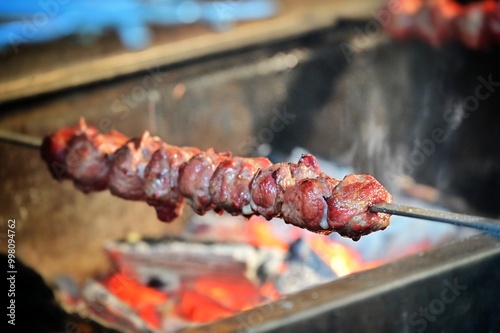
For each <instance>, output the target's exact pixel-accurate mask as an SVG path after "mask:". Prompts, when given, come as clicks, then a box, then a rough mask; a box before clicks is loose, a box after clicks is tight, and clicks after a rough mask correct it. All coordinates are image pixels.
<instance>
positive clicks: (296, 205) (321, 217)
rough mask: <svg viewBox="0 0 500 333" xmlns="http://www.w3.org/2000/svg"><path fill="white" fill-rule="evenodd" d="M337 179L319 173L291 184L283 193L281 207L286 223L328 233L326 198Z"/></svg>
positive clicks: (335, 184)
mask: <svg viewBox="0 0 500 333" xmlns="http://www.w3.org/2000/svg"><path fill="white" fill-rule="evenodd" d="M338 183H339V181H338V180H337V179H335V178H331V177H328V176H326V175H321V176H320V177H317V178H304V179H302V180H300V181H298V182H297V183H296V184H295V185H293V186H291V187H290V188H289V189H288V190H287V191H286V192H285V195H284V198H283V206H282V208H281V210H282V214H283V219H284V220H285V222H286V223H289V224H293V225H295V226H297V227H300V228H304V229H307V230H310V231H313V232H317V233H323V234H330V233H331V232H332V230H331V228H330V227H329V225H328V223H327V211H328V206H327V201H326V200H327V198H328V197H329V196H331V194H332V190H333V189H334V188H335V186H337V184H338Z"/></svg>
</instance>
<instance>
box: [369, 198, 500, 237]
mask: <svg viewBox="0 0 500 333" xmlns="http://www.w3.org/2000/svg"><path fill="white" fill-rule="evenodd" d="M370 210H371V211H372V212H376V213H387V214H393V215H400V216H407V217H413V218H417V219H424V220H430V221H437V222H444V223H449V224H454V225H457V226H461V227H468V228H474V229H479V230H483V231H486V232H488V233H489V234H492V235H495V236H500V221H499V220H495V219H488V218H484V217H479V216H473V215H465V214H457V213H450V212H442V211H438V210H432V209H425V208H417V207H411V206H403V205H396V204H391V203H378V204H375V205H373V206H371V207H370Z"/></svg>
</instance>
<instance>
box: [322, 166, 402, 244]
mask: <svg viewBox="0 0 500 333" xmlns="http://www.w3.org/2000/svg"><path fill="white" fill-rule="evenodd" d="M380 202H386V203H392V202H393V201H392V196H391V195H390V194H389V192H387V190H386V189H385V188H384V187H383V186H382V185H381V184H380V183H379V182H378V181H377V180H376V179H375V178H373V177H372V176H370V175H347V176H345V177H344V179H343V180H342V181H341V182H340V183H339V184H338V185H337V186H336V187H335V189H334V190H333V191H332V195H331V196H330V197H329V198H328V199H327V203H328V225H329V226H330V227H331V228H332V229H333V230H334V231H336V232H338V233H339V234H340V235H342V236H345V237H349V238H352V239H353V240H358V239H359V238H360V237H361V236H363V235H367V234H369V233H371V232H374V231H377V230H384V229H385V228H386V227H387V226H388V225H389V218H390V215H389V214H383V213H373V212H371V211H370V210H369V209H370V206H371V205H373V204H376V203H380Z"/></svg>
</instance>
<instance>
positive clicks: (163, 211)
mask: <svg viewBox="0 0 500 333" xmlns="http://www.w3.org/2000/svg"><path fill="white" fill-rule="evenodd" d="M199 152H200V150H199V149H198V148H194V147H182V148H180V147H176V146H170V145H167V144H163V145H162V146H161V148H160V149H158V150H157V151H156V152H155V153H154V154H153V156H152V157H151V161H150V162H149V164H148V165H147V167H146V170H145V176H144V191H145V192H146V202H147V203H148V204H149V205H151V206H154V207H155V209H156V214H157V216H158V219H159V220H160V221H163V222H171V221H173V220H174V219H175V218H177V217H178V216H179V215H180V214H181V211H182V208H183V206H184V198H183V197H182V195H181V194H180V193H179V189H178V185H177V184H178V180H179V168H180V166H181V165H182V164H183V163H185V162H187V161H189V159H190V158H191V157H192V156H193V155H195V154H198V153H199Z"/></svg>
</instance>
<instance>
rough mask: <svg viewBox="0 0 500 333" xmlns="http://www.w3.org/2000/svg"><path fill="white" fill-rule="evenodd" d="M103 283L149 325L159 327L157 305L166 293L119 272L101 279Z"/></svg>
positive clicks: (161, 301)
mask: <svg viewBox="0 0 500 333" xmlns="http://www.w3.org/2000/svg"><path fill="white" fill-rule="evenodd" d="M103 285H104V286H105V287H106V288H108V290H109V291H111V292H112V293H113V294H114V295H115V296H117V297H118V298H119V299H120V300H122V301H123V302H124V303H125V304H127V305H129V306H130V307H131V308H132V309H134V310H135V311H136V312H137V313H138V314H139V315H140V316H141V318H142V319H144V321H145V322H147V323H148V324H149V325H150V326H151V327H153V328H159V327H160V320H161V316H160V312H159V311H158V307H159V306H160V305H162V304H165V302H166V301H167V298H168V297H167V295H166V294H164V293H162V292H160V291H158V290H156V289H153V288H149V287H147V286H144V285H142V284H140V283H139V282H137V281H135V280H133V279H131V278H130V277H128V276H126V275H124V274H121V273H117V274H113V275H111V276H109V277H108V278H107V279H106V280H104V281H103Z"/></svg>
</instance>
